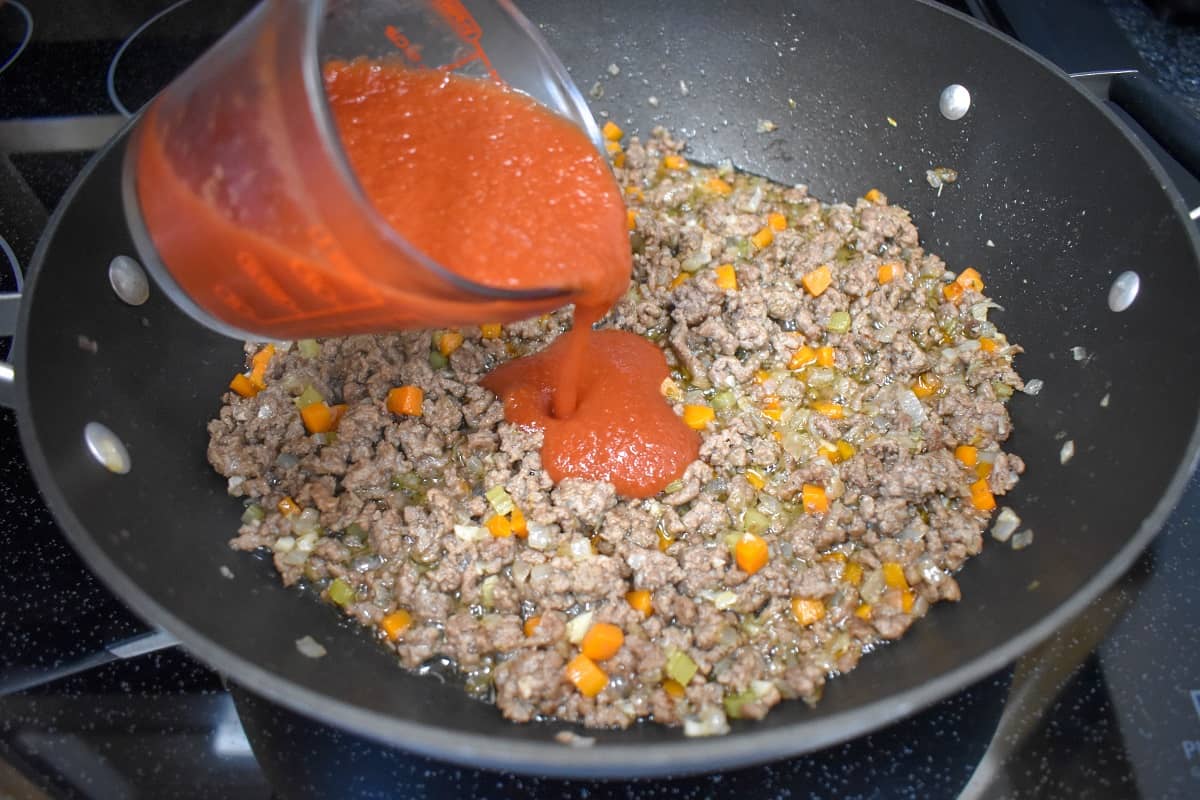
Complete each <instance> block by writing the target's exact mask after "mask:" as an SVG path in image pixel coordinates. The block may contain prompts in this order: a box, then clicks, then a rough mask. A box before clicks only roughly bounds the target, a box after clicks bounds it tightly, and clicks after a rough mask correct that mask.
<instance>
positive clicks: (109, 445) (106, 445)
mask: <svg viewBox="0 0 1200 800" xmlns="http://www.w3.org/2000/svg"><path fill="white" fill-rule="evenodd" d="M83 441H84V443H86V444H87V449H88V452H89V453H91V454H92V458H94V459H96V461H97V463H99V464H100V466H102V467H104V468H105V469H107V470H108V471H109V472H115V473H116V474H118V475H124V474H125V473H127V472H129V470H130V468H131V467H132V466H133V463H132V462H131V461H130V460H129V451H128V450H126V449H125V444H124V443H123V442H122V441H121V440H120V439H119V438H118V437H117V435H116V434H115V433H113V432H112V431H111V430H109V428H108V426H107V425H103V424H101V423H99V422H89V423H88V424H87V425H84V426H83Z"/></svg>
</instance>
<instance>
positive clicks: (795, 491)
mask: <svg viewBox="0 0 1200 800" xmlns="http://www.w3.org/2000/svg"><path fill="white" fill-rule="evenodd" d="M605 136H606V138H607V139H608V141H609V150H610V152H611V153H612V156H613V163H614V167H615V170H616V173H617V175H618V178H619V181H620V182H621V184H622V186H623V188H624V191H625V193H626V197H627V199H628V205H629V227H630V240H631V244H632V247H633V251H634V253H635V259H634V281H633V284H632V286H631V288H630V289H629V292H628V294H627V295H626V297H625V298H624V299H623V300H622V301H621V302H620V304H619V305H618V306H617V308H616V309H614V311H613V312H612V313H611V314H610V315H609V317H608V318H607V319H606V320H605V321H604V323H603V324H604V325H607V326H614V327H620V328H624V329H626V330H630V331H634V332H636V333H638V334H641V335H643V336H645V337H647V338H649V339H650V340H652V341H654V342H656V343H658V344H659V345H660V346H661V347H662V348H663V350H664V351H665V353H666V356H667V359H668V362H669V363H670V364H671V365H672V368H673V376H672V378H671V379H669V380H667V381H666V382H665V383H664V384H663V387H662V391H663V393H664V394H665V395H666V396H667V398H668V399H669V400H670V401H671V402H672V403H673V404H674V407H675V409H676V411H677V413H678V414H680V415H681V417H682V418H683V420H684V421H685V422H686V423H687V424H688V425H689V426H691V427H692V428H694V429H696V430H698V431H700V432H701V434H702V436H703V446H702V449H701V458H700V460H698V461H696V462H694V463H693V464H691V466H689V467H688V468H687V471H686V472H685V473H684V474H683V476H682V477H680V478H679V480H677V481H675V482H674V483H673V484H671V485H670V486H668V487H667V489H666V491H664V492H663V493H662V494H660V495H659V496H657V497H655V498H652V499H649V500H638V501H631V500H626V499H623V498H621V497H618V496H617V495H616V492H615V490H614V489H613V487H612V486H611V485H609V484H606V483H601V482H591V481H586V480H576V479H568V480H564V481H562V482H561V483H559V484H558V485H554V484H553V483H552V482H551V481H550V480H549V478H548V477H547V475H546V473H545V472H544V471H543V470H542V467H541V463H540V460H539V456H538V447H539V444H540V438H541V436H540V434H539V433H537V432H535V431H530V430H523V429H521V428H518V427H515V426H513V425H511V424H509V423H507V422H505V421H504V415H503V410H502V407H501V404H500V402H499V400H497V399H496V397H495V396H494V395H492V394H491V393H490V392H488V391H487V390H485V389H483V388H482V387H480V386H479V385H478V381H479V379H480V378H481V377H482V376H483V375H485V374H486V373H487V372H488V371H489V370H491V369H492V368H493V367H495V366H496V365H498V364H500V363H502V362H504V361H507V360H508V359H511V358H514V357H516V356H520V355H524V354H527V353H530V352H534V351H537V350H539V349H541V348H543V347H545V346H546V345H547V344H548V343H549V342H550V341H551V340H552V339H554V338H555V337H556V336H558V335H559V334H560V333H562V331H563V330H564V327H565V325H566V324H567V323H568V321H569V319H570V317H569V315H568V313H567V312H566V311H560V312H558V313H555V314H551V315H547V316H543V317H540V318H537V319H531V320H527V321H524V322H520V323H517V324H511V325H504V326H500V325H485V326H482V327H481V328H463V329H461V330H437V331H419V332H409V333H401V334H396V335H392V336H374V337H371V336H357V337H350V338H346V339H331V340H326V341H322V342H316V341H311V340H306V341H300V342H296V343H294V344H291V345H287V346H282V345H275V346H274V347H272V346H271V345H267V346H266V347H259V346H255V345H247V354H248V356H249V357H250V358H249V364H248V370H247V372H246V373H245V374H243V375H238V376H236V377H235V378H234V379H233V382H232V383H231V385H230V388H231V389H232V391H231V392H230V393H229V394H227V395H226V397H225V405H224V406H223V407H222V408H221V411H220V416H219V417H218V418H217V419H216V420H214V421H212V422H211V423H210V424H209V432H210V434H211V442H210V445H209V451H208V455H209V459H210V460H211V462H212V464H213V466H214V467H216V469H217V471H218V472H220V473H221V474H222V475H225V476H227V477H228V478H229V491H230V493H231V494H232V495H234V496H236V497H240V498H243V499H244V502H245V504H246V510H245V513H244V515H243V517H242V520H243V525H242V527H241V528H240V529H239V531H238V536H237V538H236V539H234V540H233V542H232V544H233V547H235V548H237V549H239V550H256V549H259V548H269V549H270V550H271V551H273V557H274V562H275V565H276V566H277V567H278V569H279V572H280V573H281V575H282V577H283V581H284V582H285V583H287V584H293V583H296V582H298V581H307V582H308V583H309V584H310V585H311V586H313V587H316V588H318V589H319V590H320V591H321V593H322V596H323V597H324V598H326V599H327V600H328V601H329V602H330V603H332V604H334V605H336V606H338V607H339V608H340V609H341V611H342V612H343V613H345V614H347V615H349V616H351V617H353V618H354V619H356V620H358V621H359V622H361V623H362V624H363V625H366V626H370V627H372V628H374V629H376V630H377V631H378V636H379V639H380V641H381V642H382V643H384V645H385V646H387V647H390V648H392V649H394V650H395V652H396V653H397V655H398V657H399V660H400V662H401V663H402V664H404V665H405V666H406V667H409V668H416V667H418V666H420V665H421V664H422V663H423V662H426V661H428V660H430V659H434V658H438V657H449V658H451V659H453V660H454V662H455V663H456V664H457V666H458V668H459V670H461V672H462V673H463V675H464V678H465V685H466V689H467V691H469V692H471V693H473V694H475V695H477V696H479V697H480V698H484V699H487V700H491V701H494V702H496V703H497V704H498V705H499V707H500V709H501V710H502V711H503V712H504V714H505V715H506V716H508V717H509V718H511V719H514V720H518V721H525V720H530V719H535V718H541V717H557V718H560V719H565V720H577V721H580V722H583V723H585V724H587V725H593V726H615V727H624V726H628V725H630V724H631V723H633V722H635V721H636V720H638V719H639V718H653V719H654V720H655V721H657V722H660V723H663V724H668V725H683V726H684V728H685V731H686V732H687V733H688V734H689V735H710V734H719V733H723V732H725V731H727V730H728V720H729V719H733V718H760V717H762V716H763V715H765V714H766V713H767V711H768V710H769V709H770V707H771V706H773V705H774V704H775V703H778V702H779V701H780V700H782V699H784V698H803V699H804V700H806V701H808V702H815V701H816V700H817V699H818V698H819V697H820V694H821V690H822V687H823V685H824V683H825V681H826V680H827V679H828V678H829V677H830V676H832V675H835V674H837V673H841V672H846V671H848V670H850V669H853V667H854V666H855V664H856V663H857V662H858V659H859V658H860V657H861V656H862V654H863V652H864V650H865V649H867V648H868V647H869V646H870V645H871V644H873V643H875V642H878V641H880V640H883V639H896V638H898V637H899V636H901V635H902V634H903V633H904V631H905V630H906V629H907V628H908V626H909V625H910V624H912V622H913V621H914V620H916V619H917V618H919V617H921V616H924V615H925V614H926V613H927V611H928V610H929V608H930V606H931V605H932V604H933V603H936V602H938V601H940V600H957V599H958V598H959V587H958V584H957V583H956V581H955V579H954V577H952V574H953V573H954V572H955V570H957V569H958V568H959V567H961V566H962V564H963V562H964V561H965V560H966V559H967V558H969V557H970V556H973V555H975V554H977V553H978V552H979V551H980V549H981V548H982V546H983V535H982V534H983V531H984V528H985V526H986V524H987V521H988V517H989V515H990V514H991V512H992V510H993V509H994V508H995V507H996V500H995V496H996V495H999V494H1003V493H1004V492H1007V491H1008V490H1009V489H1011V488H1012V487H1013V485H1014V484H1015V483H1016V481H1017V475H1018V474H1019V473H1020V472H1021V471H1022V469H1023V464H1022V462H1021V460H1020V459H1019V458H1017V457H1016V456H1014V455H1011V454H1008V453H1005V452H1003V451H1002V450H1001V448H1000V443H1001V442H1003V441H1004V440H1005V439H1006V438H1007V437H1008V434H1009V417H1008V413H1007V410H1006V408H1005V403H1006V401H1007V400H1008V399H1009V397H1011V395H1012V393H1013V391H1014V389H1019V388H1021V387H1022V383H1021V379H1020V378H1019V377H1018V375H1017V374H1016V372H1015V371H1014V370H1013V366H1012V359H1013V356H1014V354H1016V353H1018V352H1020V349H1019V348H1018V347H1017V346H1015V345H1011V344H1009V342H1008V341H1007V340H1006V339H1005V336H1004V334H1003V333H1001V332H999V331H998V330H997V329H996V327H995V326H994V325H993V324H992V323H991V322H989V321H988V319H987V316H988V310H989V308H993V307H995V306H994V304H993V303H991V302H990V301H989V300H988V299H987V298H986V297H985V296H984V294H983V291H984V282H983V276H981V275H980V273H979V272H978V271H976V270H975V269H971V268H966V269H963V270H961V271H959V272H957V273H954V272H951V271H949V270H948V269H947V266H946V264H944V263H943V262H942V260H941V259H940V258H938V257H937V256H935V255H932V254H930V253H926V252H925V251H924V250H923V249H922V248H921V247H920V245H919V243H918V238H917V231H916V229H915V228H914V227H913V225H912V222H911V221H910V219H909V215H908V213H907V212H906V211H904V210H903V209H901V208H898V207H896V206H892V205H889V204H888V202H887V198H885V197H884V196H883V195H882V194H881V193H879V192H878V191H875V190H871V191H869V192H867V193H866V196H865V197H863V198H861V199H859V200H858V201H857V202H856V203H855V204H854V205H853V206H850V205H845V204H837V205H832V206H831V205H825V204H823V203H821V202H819V201H817V200H815V199H814V198H812V197H809V196H808V193H807V191H806V189H805V188H804V187H791V188H789V187H785V186H781V185H778V184H774V183H771V182H769V181H767V180H765V179H763V178H759V177H755V176H752V175H745V174H738V173H735V172H734V171H733V170H732V169H731V168H729V167H728V166H719V167H716V168H711V167H701V166H698V165H694V164H690V163H689V162H688V161H687V160H686V159H685V157H684V156H683V155H682V153H681V151H682V143H681V142H679V141H677V140H675V139H673V138H671V137H670V136H669V135H668V134H667V133H665V132H663V131H656V132H655V134H654V135H653V136H652V137H651V138H650V140H649V141H646V142H638V141H637V140H636V139H635V140H632V141H630V142H629V143H628V146H623V145H622V140H623V138H624V137H623V134H622V132H621V131H620V130H619V129H618V128H617V127H616V126H615V125H611V124H610V125H608V126H606V127H605Z"/></svg>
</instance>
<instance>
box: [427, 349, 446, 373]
mask: <svg viewBox="0 0 1200 800" xmlns="http://www.w3.org/2000/svg"><path fill="white" fill-rule="evenodd" d="M449 363H450V359H448V358H446V357H445V356H444V355H442V351H440V350H430V351H429V366H431V367H433V368H434V369H445V368H446V365H448V364H449Z"/></svg>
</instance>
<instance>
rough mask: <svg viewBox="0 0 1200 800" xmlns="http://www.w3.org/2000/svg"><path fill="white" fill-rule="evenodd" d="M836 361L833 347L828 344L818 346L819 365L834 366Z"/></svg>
mask: <svg viewBox="0 0 1200 800" xmlns="http://www.w3.org/2000/svg"><path fill="white" fill-rule="evenodd" d="M833 362H834V352H833V348H832V347H829V346H828V345H826V346H825V347H818V348H817V365H818V366H822V367H832V366H833Z"/></svg>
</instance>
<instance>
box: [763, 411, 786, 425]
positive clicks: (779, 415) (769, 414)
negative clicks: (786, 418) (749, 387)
mask: <svg viewBox="0 0 1200 800" xmlns="http://www.w3.org/2000/svg"><path fill="white" fill-rule="evenodd" d="M762 413H763V416H764V417H766V418H767V419H770V420H774V421H775V422H779V420H781V419H783V409H782V408H764V409H763V410H762Z"/></svg>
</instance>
